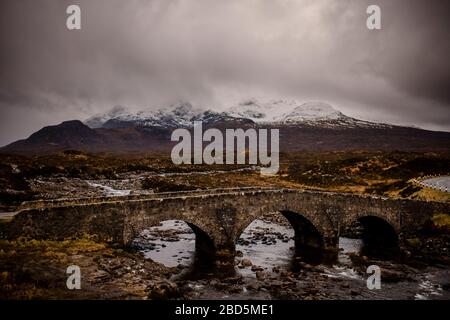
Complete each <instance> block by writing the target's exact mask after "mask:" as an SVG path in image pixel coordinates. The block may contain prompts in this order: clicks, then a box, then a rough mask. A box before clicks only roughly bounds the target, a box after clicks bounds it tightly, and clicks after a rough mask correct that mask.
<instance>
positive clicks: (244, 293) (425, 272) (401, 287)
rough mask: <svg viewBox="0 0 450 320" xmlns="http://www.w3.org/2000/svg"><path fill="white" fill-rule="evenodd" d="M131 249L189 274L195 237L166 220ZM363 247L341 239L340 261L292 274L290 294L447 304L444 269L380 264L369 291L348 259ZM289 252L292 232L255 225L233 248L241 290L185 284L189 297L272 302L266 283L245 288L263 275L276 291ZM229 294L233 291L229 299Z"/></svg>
mask: <svg viewBox="0 0 450 320" xmlns="http://www.w3.org/2000/svg"><path fill="white" fill-rule="evenodd" d="M134 246H135V247H136V248H138V249H139V250H140V251H141V252H143V254H144V255H145V257H146V258H148V259H151V260H153V261H156V262H159V263H161V264H164V265H166V266H169V267H176V266H178V267H179V268H180V270H188V269H189V267H190V268H191V269H192V265H193V262H194V253H195V235H194V234H193V232H192V231H191V229H190V228H189V226H188V225H187V224H185V223H184V222H182V221H177V220H168V221H164V222H163V223H162V224H161V225H160V226H157V227H153V228H150V229H148V230H145V231H144V232H143V233H142V234H141V235H140V236H139V237H138V238H136V239H135V241H134ZM361 247H362V240H361V239H350V238H344V237H341V238H340V239H339V248H340V251H339V255H338V258H337V260H336V261H335V262H334V263H332V264H320V265H318V266H309V265H306V270H301V271H294V272H293V276H291V278H292V279H294V280H292V283H293V284H295V286H297V287H298V290H297V289H296V288H297V287H296V288H294V294H295V290H297V291H298V292H299V294H300V298H302V297H304V294H306V297H310V296H309V295H308V292H309V291H312V292H315V295H313V296H312V297H313V298H314V297H317V298H324V299H349V298H350V299H450V294H449V291H448V288H445V289H444V288H443V287H445V286H446V285H447V284H448V282H449V281H450V270H449V269H448V267H445V266H425V267H421V268H414V267H411V266H408V265H403V264H398V263H396V262H394V261H383V262H382V263H383V266H382V270H383V271H382V276H381V279H382V289H381V290H369V289H367V285H366V280H367V277H368V276H369V275H367V274H365V273H364V272H361V266H359V265H358V264H357V263H355V262H354V261H353V260H354V259H351V257H352V255H353V256H354V255H358V254H359V252H360V249H361ZM293 249H294V232H293V230H292V229H291V228H290V227H287V226H284V225H280V224H276V223H272V222H268V221H262V220H255V221H254V222H253V223H252V224H250V225H249V226H248V227H247V228H246V230H245V231H244V232H243V234H242V235H241V237H240V238H239V240H238V243H237V245H236V250H237V252H238V256H237V257H236V260H235V265H236V267H235V270H236V273H237V275H238V276H239V277H241V278H242V282H243V284H242V286H241V289H242V290H240V289H239V287H238V286H236V285H234V284H230V286H229V288H227V287H226V286H225V287H223V288H222V289H220V288H219V289H217V284H216V281H215V280H213V281H212V280H210V279H209V280H201V279H200V280H199V279H187V280H186V283H187V285H188V286H189V288H190V290H192V291H193V292H194V293H195V294H194V293H193V294H194V296H193V297H194V298H198V299H221V298H224V299H250V298H251V299H254V298H259V299H273V298H276V297H274V292H273V290H271V289H272V288H270V284H269V285H268V287H269V289H267V285H266V283H267V281H265V282H264V283H265V284H263V285H262V287H261V288H260V289H259V290H251V289H249V288H254V287H255V286H256V287H258V286H259V284H258V282H261V281H260V279H259V280H258V279H257V278H258V277H257V276H258V274H257V273H258V272H260V273H261V271H262V273H263V274H264V275H265V277H267V279H269V278H270V277H272V278H273V279H274V280H273V283H274V284H275V285H276V284H277V283H278V282H280V280H279V275H282V274H283V271H284V272H289V271H290V272H291V273H292V270H296V269H297V270H298V268H295V267H294V266H295V265H296V264H297V260H296V258H295V254H294V250H293ZM243 261H245V262H246V264H245V266H244V265H243ZM248 261H250V262H251V264H249V263H248ZM302 266H305V264H302ZM181 272H183V271H181ZM383 272H384V274H385V276H384V277H383ZM291 278H289V279H291ZM281 280H283V279H281ZM283 281H285V280H283ZM255 283H256V284H255ZM233 286H234V287H233ZM264 286H265V287H266V288H265V287H264ZM230 288H231V291H234V292H233V293H231V294H230ZM308 290H309V291H308ZM305 292H306V293H305ZM275 294H276V292H275Z"/></svg>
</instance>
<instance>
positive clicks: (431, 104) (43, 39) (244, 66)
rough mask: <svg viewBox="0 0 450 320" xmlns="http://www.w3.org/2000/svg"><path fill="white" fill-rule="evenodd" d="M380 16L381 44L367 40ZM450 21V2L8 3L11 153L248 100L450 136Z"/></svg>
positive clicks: (0, 27)
mask: <svg viewBox="0 0 450 320" xmlns="http://www.w3.org/2000/svg"><path fill="white" fill-rule="evenodd" d="M69 4H79V5H80V7H81V19H82V29H81V30H80V31H69V30H67V28H66V18H67V15H66V13H65V11H66V8H67V6H68V5H69ZM369 4H378V5H379V6H380V7H381V10H382V30H377V31H371V30H368V29H367V28H366V19H367V14H366V8H367V6H368V5H369ZM449 12H450V1H447V0H442V1H439V0H431V1H423V0H395V1H392V0H383V1H381V0H371V1H362V0H339V1H335V0H128V1H123V0H86V1H75V0H73V1H61V0H21V1H17V0H1V1H0V39H1V41H0V145H4V144H6V143H9V142H11V141H13V140H16V139H20V138H26V137H27V136H29V135H30V134H31V133H33V132H34V131H36V130H38V129H40V128H41V127H43V126H45V125H49V124H56V123H59V122H61V121H63V120H69V119H81V120H84V119H85V118H87V117H88V116H90V115H92V114H95V113H98V112H102V111H106V110H108V109H111V108H112V107H114V106H115V105H124V106H127V107H128V108H130V109H145V108H156V107H158V106H161V105H164V104H167V103H172V102H174V101H179V100H185V101H190V102H192V103H193V104H200V105H203V106H206V107H211V108H223V107H226V106H228V105H230V104H233V103H235V102H236V101H239V100H241V99H245V98H249V97H256V98H276V99H279V98H286V99H297V100H299V101H308V100H322V101H326V102H329V103H331V104H332V105H333V106H334V107H335V108H336V109H338V110H340V111H342V112H344V113H345V114H347V115H350V116H355V117H358V118H362V119H367V120H375V121H387V122H390V123H395V124H405V125H415V126H420V127H424V128H429V129H435V130H446V131H450V59H449V57H450V44H449V32H450V19H449V18H448V13H449Z"/></svg>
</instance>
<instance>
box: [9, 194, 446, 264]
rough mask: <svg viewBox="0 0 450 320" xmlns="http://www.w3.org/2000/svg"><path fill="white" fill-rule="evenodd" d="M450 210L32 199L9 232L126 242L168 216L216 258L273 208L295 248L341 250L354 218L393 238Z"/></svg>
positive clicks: (349, 201) (235, 198)
mask: <svg viewBox="0 0 450 320" xmlns="http://www.w3.org/2000/svg"><path fill="white" fill-rule="evenodd" d="M449 208H450V203H444V202H427V201H415V200H400V199H389V198H382V197H373V196H360V195H352V194H342V193H333V192H319V191H305V190H297V189H278V188H229V189H213V190H199V191H189V192H168V193H158V194H150V195H140V196H126V197H99V198H84V199H60V200H54V201H35V202H29V203H25V204H24V205H23V206H22V208H21V210H20V212H19V213H18V214H17V215H16V216H15V217H14V219H13V220H12V222H11V223H10V228H9V232H10V236H11V237H16V236H18V235H28V236H31V237H35V238H53V239H63V238H66V237H72V236H76V235H80V234H86V233H87V234H92V235H95V236H96V237H98V239H99V240H102V241H106V242H109V243H114V244H116V245H120V246H127V245H129V244H130V243H131V241H132V240H133V239H134V238H135V237H136V236H138V235H139V233H140V232H142V231H143V230H144V229H147V228H149V227H152V226H156V225H159V223H160V222H162V221H165V220H182V221H184V222H186V223H187V224H188V225H189V226H190V227H191V228H192V230H193V232H194V233H195V235H196V248H197V251H201V252H203V253H207V254H208V255H210V256H214V257H217V256H221V255H222V256H224V255H225V256H226V255H227V254H228V255H231V256H233V254H234V250H235V243H236V241H237V239H238V238H239V236H240V235H241V233H242V232H243V231H244V229H245V228H246V227H247V226H248V225H249V224H250V223H251V222H252V221H254V220H255V219H258V218H260V217H262V216H263V215H267V213H270V214H274V215H276V214H281V215H283V216H284V217H286V219H287V220H288V221H289V222H290V224H291V225H292V227H293V229H294V231H295V245H296V248H297V249H298V250H302V249H314V250H321V251H327V250H331V251H334V252H336V249H337V246H338V239H339V235H340V234H341V232H342V230H344V229H345V228H347V227H349V226H351V225H352V224H354V223H355V222H356V221H359V222H360V223H361V225H362V226H363V227H364V230H365V231H364V232H365V234H366V235H367V237H366V240H368V241H372V240H373V239H375V240H377V241H381V242H383V241H384V242H385V243H386V242H389V241H390V242H392V243H394V242H398V241H399V240H400V241H401V240H402V239H403V238H405V237H406V236H408V235H411V234H414V233H415V232H417V231H418V230H420V229H421V228H422V227H423V226H424V224H426V223H427V221H429V220H430V217H431V216H432V215H433V214H437V213H445V214H448V213H449V212H450V211H449ZM371 239H372V240H371ZM392 243H391V244H392Z"/></svg>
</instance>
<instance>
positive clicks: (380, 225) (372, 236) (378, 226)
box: [356, 215, 399, 257]
mask: <svg viewBox="0 0 450 320" xmlns="http://www.w3.org/2000/svg"><path fill="white" fill-rule="evenodd" d="M356 225H359V226H360V227H361V235H360V237H361V239H362V240H363V247H362V249H361V253H362V254H364V255H369V256H376V257H386V256H391V255H392V254H393V253H397V252H398V248H399V236H398V232H397V230H396V228H395V227H394V225H392V224H391V223H390V222H389V221H387V220H386V219H385V218H382V217H380V216H376V215H363V216H360V217H358V218H357V220H356Z"/></svg>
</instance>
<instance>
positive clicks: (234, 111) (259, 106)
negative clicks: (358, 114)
mask: <svg viewBox="0 0 450 320" xmlns="http://www.w3.org/2000/svg"><path fill="white" fill-rule="evenodd" d="M193 121H203V122H204V123H218V122H229V121H238V122H241V123H247V124H248V123H261V124H264V123H270V124H278V125H308V126H316V127H352V128H354V127H388V125H384V124H377V123H373V122H368V121H362V120H358V119H354V118H351V117H348V116H346V115H344V114H343V113H341V112H339V111H337V110H336V109H334V108H333V107H332V106H331V105H329V104H327V103H324V102H306V103H299V102H296V101H286V100H271V101H267V102H260V101H258V100H255V99H251V100H246V101H243V102H241V103H239V104H238V105H235V106H233V107H231V108H229V109H228V110H225V111H224V112H215V111H211V110H204V109H201V108H196V107H193V106H192V105H191V104H190V103H187V102H183V103H178V104H175V105H171V106H169V107H166V108H160V109H158V110H155V111H139V112H136V113H129V112H127V111H126V109H125V108H122V107H115V108H113V109H112V110H111V111H109V112H107V113H105V114H100V115H96V116H93V117H91V118H89V119H87V120H86V121H85V123H86V125H88V126H89V127H91V128H99V127H104V128H114V127H128V126H132V127H165V128H180V127H181V128H187V127H191V126H192V124H193Z"/></svg>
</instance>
